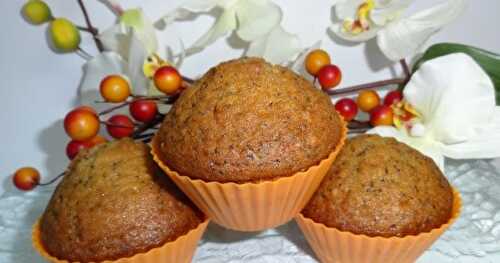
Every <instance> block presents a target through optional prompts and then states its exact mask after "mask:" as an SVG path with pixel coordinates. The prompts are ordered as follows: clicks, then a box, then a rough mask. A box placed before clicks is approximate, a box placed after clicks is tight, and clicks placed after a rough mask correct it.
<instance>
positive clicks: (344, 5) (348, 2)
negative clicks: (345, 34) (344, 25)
mask: <svg viewBox="0 0 500 263" xmlns="http://www.w3.org/2000/svg"><path fill="white" fill-rule="evenodd" d="M364 2H365V0H343V1H339V2H338V3H337V4H336V5H335V15H336V16H337V18H338V19H339V20H344V19H353V20H354V18H355V17H356V13H357V12H358V8H359V6H360V5H361V4H363V3H364Z"/></svg>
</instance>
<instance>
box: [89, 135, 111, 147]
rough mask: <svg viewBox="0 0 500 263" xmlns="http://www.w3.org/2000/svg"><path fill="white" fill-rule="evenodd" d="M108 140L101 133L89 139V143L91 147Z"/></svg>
mask: <svg viewBox="0 0 500 263" xmlns="http://www.w3.org/2000/svg"><path fill="white" fill-rule="evenodd" d="M107 142H108V139H106V138H104V137H103V136H101V135H99V134H98V135H96V136H95V137H94V138H92V139H90V140H88V141H87V143H88V144H89V146H90V147H91V148H92V147H94V146H96V145H99V144H103V143H107Z"/></svg>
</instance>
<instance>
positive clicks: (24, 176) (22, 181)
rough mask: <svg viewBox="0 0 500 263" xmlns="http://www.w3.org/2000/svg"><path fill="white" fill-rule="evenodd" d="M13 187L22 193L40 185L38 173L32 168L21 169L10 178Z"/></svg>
mask: <svg viewBox="0 0 500 263" xmlns="http://www.w3.org/2000/svg"><path fill="white" fill-rule="evenodd" d="M12 181H13V183H14V185H15V186H16V187H17V188H18V189H20V190H23V191H29V190H31V189H33V188H35V186H37V185H38V184H39V183H40V173H39V172H38V170H37V169H35V168H33V167H22V168H20V169H18V170H17V171H16V172H15V173H14V176H13V177H12Z"/></svg>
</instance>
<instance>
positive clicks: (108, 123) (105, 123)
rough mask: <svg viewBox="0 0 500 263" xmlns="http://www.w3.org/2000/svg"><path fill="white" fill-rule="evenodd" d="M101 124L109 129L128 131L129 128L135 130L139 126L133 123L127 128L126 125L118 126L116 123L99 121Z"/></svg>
mask: <svg viewBox="0 0 500 263" xmlns="http://www.w3.org/2000/svg"><path fill="white" fill-rule="evenodd" d="M100 123H101V124H104V125H106V126H109V127H116V128H125V129H130V128H135V127H136V126H139V124H137V123H134V124H133V126H128V125H120V124H116V123H111V122H109V121H100Z"/></svg>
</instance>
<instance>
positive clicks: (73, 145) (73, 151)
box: [66, 140, 90, 160]
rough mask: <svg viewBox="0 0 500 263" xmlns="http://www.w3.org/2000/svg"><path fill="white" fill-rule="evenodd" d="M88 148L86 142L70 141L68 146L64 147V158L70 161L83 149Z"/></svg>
mask: <svg viewBox="0 0 500 263" xmlns="http://www.w3.org/2000/svg"><path fill="white" fill-rule="evenodd" d="M87 148H90V145H89V143H88V142H87V141H75V140H71V141H70V142H69V143H68V145H66V156H68V158H69V159H70V160H73V158H75V156H76V155H77V154H78V153H79V152H80V151H81V150H83V149H87Z"/></svg>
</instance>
